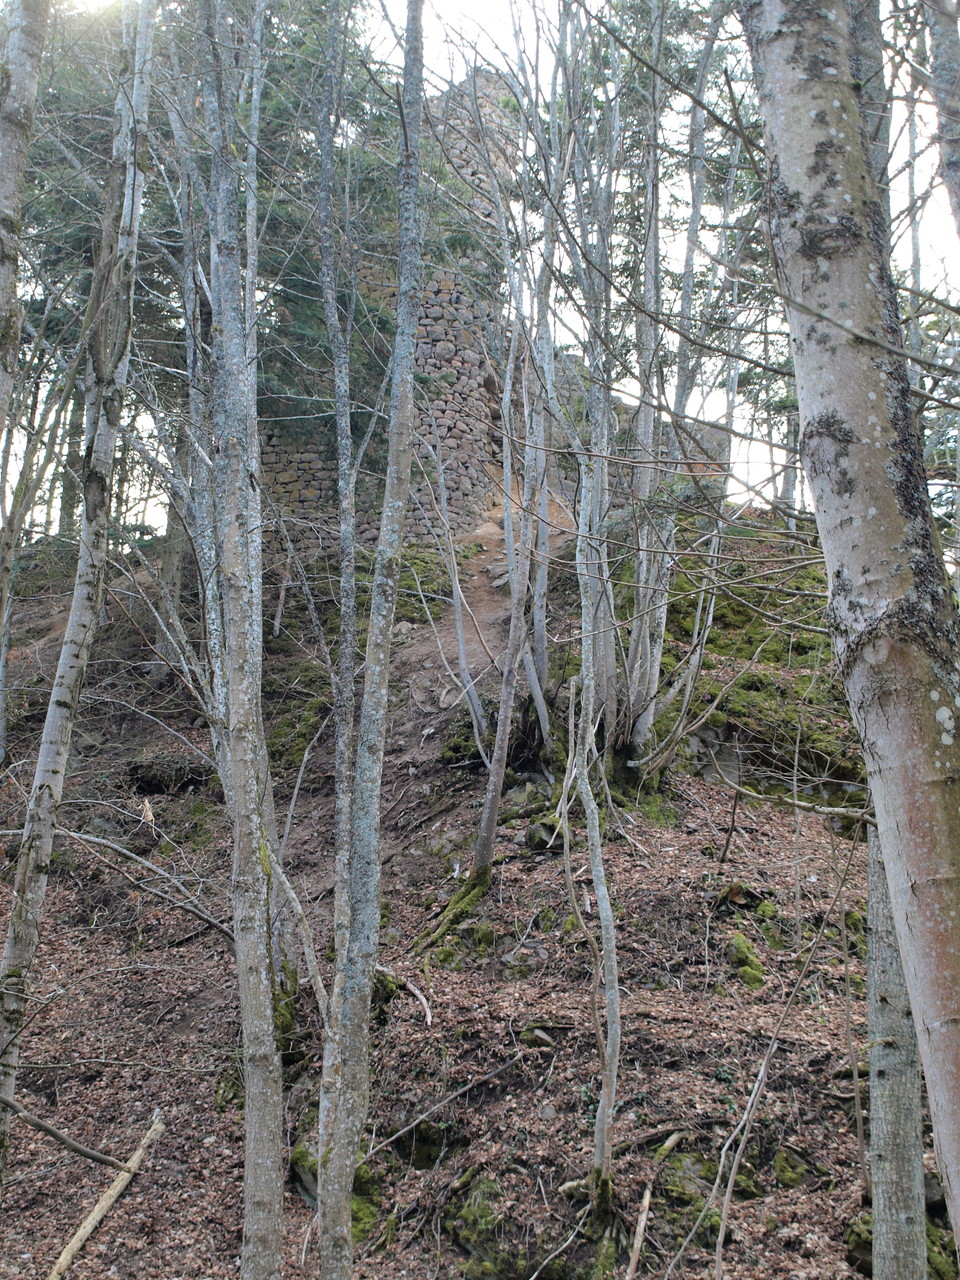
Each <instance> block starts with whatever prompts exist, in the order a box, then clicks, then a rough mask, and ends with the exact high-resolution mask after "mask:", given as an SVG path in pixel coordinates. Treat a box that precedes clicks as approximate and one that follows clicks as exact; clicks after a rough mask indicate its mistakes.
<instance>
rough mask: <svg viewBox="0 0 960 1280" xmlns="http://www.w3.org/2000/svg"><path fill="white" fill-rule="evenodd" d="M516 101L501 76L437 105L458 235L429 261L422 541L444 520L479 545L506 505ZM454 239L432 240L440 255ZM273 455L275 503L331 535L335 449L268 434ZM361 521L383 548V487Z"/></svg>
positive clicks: (422, 386) (440, 205)
mask: <svg viewBox="0 0 960 1280" xmlns="http://www.w3.org/2000/svg"><path fill="white" fill-rule="evenodd" d="M505 92H506V90H505V86H504V85H503V82H502V81H501V80H500V78H499V77H498V76H497V75H495V74H494V73H491V72H484V71H478V72H475V73H474V74H473V75H471V76H469V77H468V78H467V79H466V80H464V81H463V82H462V83H461V84H459V85H456V86H454V87H453V88H452V89H450V90H448V91H447V92H446V93H443V94H440V95H438V96H437V97H435V98H432V99H430V100H429V102H428V103H427V121H428V124H429V127H430V129H431V131H432V134H433V139H434V144H435V145H436V147H437V148H438V149H439V151H440V152H441V154H442V155H443V157H444V161H445V165H446V170H447V173H448V175H449V176H448V180H447V181H446V182H445V183H442V184H439V185H438V187H437V190H436V197H435V200H434V202H433V203H434V205H435V207H436V213H435V218H434V221H435V223H437V222H440V221H441V220H442V221H444V222H445V224H446V225H447V227H448V228H450V227H452V228H453V234H450V235H448V236H447V237H446V245H447V252H446V253H444V254H439V253H438V254H435V255H434V257H435V261H433V262H431V261H430V254H429V253H427V254H425V264H424V290H423V300H422V304H421V308H420V323H419V327H418V331H417V351H416V369H415V377H416V381H417V384H418V394H419V402H420V408H419V445H418V449H417V456H416V461H415V463H414V473H413V484H412V491H411V501H410V508H409V514H408V518H407V529H408V534H409V535H410V536H411V537H414V538H426V537H428V536H430V534H431V530H434V531H435V530H438V529H439V528H440V527H441V526H442V524H443V520H444V516H443V514H442V513H443V511H444V510H445V513H446V516H445V518H446V520H447V522H448V523H449V524H450V526H451V529H452V531H453V533H454V534H455V535H456V534H464V533H467V532H469V531H470V530H471V529H473V528H475V527H476V525H477V524H478V523H479V522H480V520H482V518H483V513H484V511H485V509H486V508H487V507H488V505H490V504H491V503H492V502H495V501H496V500H497V499H498V498H499V497H500V493H499V487H498V483H499V477H500V474H501V466H500V458H501V450H502V437H501V433H500V431H499V426H498V424H499V421H500V417H501V409H500V397H501V394H502V377H501V371H502V367H503V364H502V360H503V354H502V353H503V348H504V346H505V343H506V339H505V335H504V332H503V323H502V318H501V307H500V299H499V293H500V280H501V269H500V265H499V264H500V241H499V232H498V226H497V206H496V195H495V191H494V183H495V181H496V180H497V178H498V176H501V175H502V173H503V172H504V171H506V170H509V167H510V166H509V160H508V159H506V158H505V157H509V156H510V154H511V147H515V145H516V143H515V141H511V135H512V137H513V139H515V137H516V127H515V125H514V126H512V127H511V120H510V117H509V115H508V114H507V112H506V111H505V110H504V108H503V106H502V105H501V102H500V100H501V99H502V98H503V96H504V94H505ZM451 210H452V211H454V212H453V213H451ZM443 239H444V237H443V236H440V235H438V236H431V235H428V237H427V241H428V244H430V243H432V242H442V241H443ZM451 246H455V248H452V249H451ZM370 274H371V278H370V279H369V280H368V281H367V282H366V283H367V284H368V285H369V286H370V287H371V288H372V289H374V290H376V291H377V293H378V294H379V295H380V297H382V298H385V297H386V296H387V295H389V300H390V301H392V298H393V297H394V296H395V293H394V290H393V287H392V286H390V285H389V284H387V285H384V283H383V281H382V279H380V278H377V279H376V280H374V279H373V278H372V277H373V274H374V273H373V272H371V273H370ZM262 450H263V470H264V480H265V485H266V489H267V493H268V495H269V497H270V499H271V500H272V502H273V504H274V506H275V507H276V509H277V511H278V512H279V513H280V514H281V515H282V516H283V518H284V520H285V522H287V524H288V527H289V528H290V529H291V531H294V532H297V531H299V532H300V533H301V534H302V533H304V532H306V533H307V534H309V532H310V531H311V530H315V529H316V528H317V527H318V523H320V524H322V523H325V522H326V521H325V519H324V517H325V516H326V517H327V518H328V517H329V514H330V513H331V512H332V511H333V510H334V508H335V504H336V459H335V457H334V456H333V454H332V450H331V447H330V442H329V441H324V440H321V439H315V440H309V441H304V442H301V443H298V444H294V445H291V444H288V443H285V442H284V441H282V440H281V438H280V437H279V436H278V435H277V434H276V433H271V432H270V430H269V429H268V430H267V431H265V432H264V435H263V440H262ZM358 512H359V515H360V535H361V537H363V538H365V539H371V538H375V537H376V532H377V529H378V526H379V499H378V485H377V482H376V478H375V477H373V478H371V479H370V481H369V482H368V483H367V484H365V485H364V486H361V492H360V493H358ZM318 518H319V520H318Z"/></svg>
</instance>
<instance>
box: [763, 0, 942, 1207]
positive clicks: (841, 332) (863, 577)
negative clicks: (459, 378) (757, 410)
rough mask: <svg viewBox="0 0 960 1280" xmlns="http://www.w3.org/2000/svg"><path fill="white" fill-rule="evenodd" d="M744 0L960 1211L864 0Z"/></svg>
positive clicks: (909, 425)
mask: <svg viewBox="0 0 960 1280" xmlns="http://www.w3.org/2000/svg"><path fill="white" fill-rule="evenodd" d="M740 8H741V15H742V20H743V24H744V29H745V31H746V34H747V38H748V41H749V44H750V49H751V54H752V57H753V64H754V74H755V77H756V80H757V85H758V89H759V93H760V102H761V110H762V113H763V117H764V124H765V137H766V146H767V156H768V162H769V165H770V183H769V186H768V192H769V201H770V210H769V214H770V222H771V231H772V236H773V244H774V250H775V254H776V259H777V263H778V267H779V271H780V276H781V287H782V290H783V294H784V296H785V301H786V306H787V315H788V318H789V322H790V332H791V339H792V345H793V353H794V364H795V368H796V374H797V386H798V393H799V401H800V415H801V420H802V440H801V455H802V459H803V463H804V468H805V471H806V475H807V477H808V480H809V483H810V488H811V491H812V493H813V496H814V500H815V503H816V508H817V523H818V527H819V530H820V536H821V540H822V544H823V550H824V554H825V557H826V562H827V571H828V576H829V581H830V584H831V600H830V621H831V627H832V631H833V636H834V644H835V648H836V653H837V660H838V664H839V668H840V673H841V676H842V678H843V682H844V686H845V690H846V694H847V700H848V702H849V705H850V709H851V713H852V715H853V718H854V723H855V724H856V726H857V730H858V732H859V734H860V738H861V741H862V743H863V748H864V757H865V760H866V765H867V772H868V777H869V781H870V786H871V790H872V792H873V797H874V804H875V806H876V812H877V823H878V830H879V836H880V845H881V848H882V850H883V857H884V864H885V866H886V871H887V882H888V885H889V889H890V899H891V903H892V907H893V916H894V920H895V922H896V930H897V937H898V939H899V943H900V951H901V955H902V957H903V964H904V971H905V974H906V979H907V986H908V989H909V991H910V996H911V1005H912V1007H913V1011H914V1017H915V1020H916V1023H917V1032H918V1037H919V1041H920V1053H921V1057H922V1059H923V1066H924V1074H925V1076H926V1080H927V1089H928V1093H929V1098H930V1106H931V1111H932V1114H933V1122H934V1135H935V1139H936V1144H937V1152H938V1158H939V1162H940V1169H941V1172H942V1174H943V1177H944V1187H945V1192H946V1198H947V1204H948V1207H949V1210H950V1213H951V1216H952V1218H953V1220H954V1221H960V946H958V945H957V928H958V924H957V921H958V918H960V743H958V741H957V721H956V717H957V716H958V715H960V671H958V668H957V655H958V653H960V620H958V617H957V613H956V610H955V608H954V605H953V602H952V598H951V592H950V587H949V583H948V580H947V575H946V571H945V567H944V563H943V558H942V556H941V553H940V548H939V545H938V543H937V538H936V534H935V531H934V527H933V522H932V518H931V514H930V507H929V501H928V498H927V493H926V483H925V476H924V472H923V467H922V461H921V456H920V443H919V439H918V435H917V431H916V426H915V422H914V417H913V412H912V405H911V402H910V387H909V381H908V378H907V372H906V366H905V361H904V358H903V355H902V336H901V328H900V323H899V316H898V314H897V308H896V296H895V292H894V288H893V283H892V280H891V277H890V271H889V263H888V243H887V239H888V238H887V233H886V221H885V218H884V216H883V211H882V208H881V205H880V202H879V200H878V197H877V192H876V187H875V184H874V182H873V179H872V176H871V173H870V164H869V159H868V155H867V152H866V144H865V140H864V131H863V119H862V113H861V106H860V100H859V97H858V92H857V85H858V84H859V81H858V80H857V79H856V78H855V76H854V75H853V74H852V70H851V43H850V27H849V21H850V20H849V13H848V11H847V8H846V6H845V5H844V4H839V5H837V6H835V7H834V8H832V9H830V10H822V9H815V8H814V7H813V6H808V5H807V4H805V3H799V2H795V3H789V4H787V3H784V2H783V0H742V3H741V6H740Z"/></svg>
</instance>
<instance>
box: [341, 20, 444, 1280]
mask: <svg viewBox="0 0 960 1280" xmlns="http://www.w3.org/2000/svg"><path fill="white" fill-rule="evenodd" d="M422 8H423V5H422V0H408V5H407V26H406V48H405V54H404V74H403V94H402V99H401V104H400V105H401V122H400V123H401V134H402V139H401V158H400V171H399V199H398V204H399V243H398V269H397V327H396V334H395V338H394V347H393V370H392V381H391V391H390V421H389V443H388V453H387V473H386V485H385V490H384V497H383V515H382V517H381V521H380V537H379V541H378V543H377V552H376V558H375V561H374V577H373V587H372V591H371V602H370V620H369V626H368V632H367V649H366V662H365V667H364V685H363V694H362V698H361V704H360V718H359V726H358V733H357V747H356V769H355V776H354V779H353V796H352V810H351V815H350V816H351V828H352V838H351V850H350V857H349V865H347V866H345V867H343V866H341V863H340V859H338V871H339V872H340V874H338V876H337V882H336V886H335V893H336V896H337V903H336V904H335V911H336V912H337V918H338V920H342V921H349V925H348V928H347V930H346V931H345V932H346V934H347V937H346V948H345V950H344V949H342V947H341V945H340V944H341V942H342V937H338V938H337V943H338V946H337V957H336V970H337V971H336V975H335V981H334V985H333V990H332V991H331V998H330V1011H329V1018H328V1025H327V1034H326V1040H325V1044H324V1061H323V1076H322V1080H321V1086H320V1102H319V1142H318V1175H317V1176H318V1183H319V1189H318V1201H319V1203H318V1219H319V1223H318V1226H319V1241H320V1245H319V1247H320V1276H321V1280H349V1277H350V1275H351V1269H352V1267H351V1264H352V1256H353V1238H352V1232H351V1220H350V1198H351V1192H352V1189H353V1178H354V1173H355V1171H356V1166H357V1159H358V1152H359V1144H360V1137H361V1134H362V1132H363V1126H364V1124H365V1123H366V1117H367V1106H368V1099H369V1091H370V997H371V992H372V989H373V976H374V968H375V965H376V961H377V949H378V946H379V938H380V784H381V778H382V774H383V755H384V746H385V740H386V730H387V695H388V688H389V675H390V637H391V632H392V628H393V617H394V609H395V605H396V595H397V577H398V574H399V567H400V566H399V561H400V552H401V550H402V546H403V525H404V516H405V512H406V506H407V497H408V494H409V489H410V469H411V465H412V460H413V442H414V438H415V434H416V417H417V415H416V406H415V403H414V380H413V370H414V355H415V350H416V332H417V324H418V321H419V314H420V296H421V285H420V243H421V230H420V198H419V190H420V123H421V116H422V99H423V35H422ZM344 898H346V901H344ZM341 932H343V931H342V930H341Z"/></svg>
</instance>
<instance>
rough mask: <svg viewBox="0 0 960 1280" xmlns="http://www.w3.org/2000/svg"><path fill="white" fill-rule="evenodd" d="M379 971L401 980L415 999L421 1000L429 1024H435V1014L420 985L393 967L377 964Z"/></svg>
mask: <svg viewBox="0 0 960 1280" xmlns="http://www.w3.org/2000/svg"><path fill="white" fill-rule="evenodd" d="M377 973H384V974H386V976H387V977H388V978H392V979H393V980H394V982H399V983H400V985H401V987H406V989H407V990H408V991H409V992H410V994H411V995H412V996H413V997H414V999H416V1000H419V1001H420V1003H421V1004H422V1005H423V1013H424V1017H425V1019H426V1023H427V1026H428V1027H432V1026H433V1014H432V1013H431V1011H430V1005H429V1004H428V1003H427V997H426V996H425V995H424V994H423V992H422V991H421V990H420V988H419V987H415V986H414V985H413V983H412V982H411V981H410V980H409V979H408V978H405V977H403V975H402V974H398V973H394V971H393V970H392V969H385V968H384V966H383V965H382V964H378V965H377Z"/></svg>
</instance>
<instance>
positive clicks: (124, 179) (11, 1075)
mask: <svg viewBox="0 0 960 1280" xmlns="http://www.w3.org/2000/svg"><path fill="white" fill-rule="evenodd" d="M154 12H155V10H154V4H153V0H144V2H143V5H142V7H138V6H137V5H136V4H131V5H129V6H128V7H127V9H126V10H125V12H124V37H125V45H126V48H127V66H128V75H129V79H128V80H127V81H125V82H124V83H122V84H121V86H120V89H119V92H118V94H117V132H116V137H115V140H114V157H113V176H112V179H111V190H110V191H109V192H108V196H107V200H106V202H105V207H104V225H103V237H102V243H101V250H100V257H99V260H98V262H97V265H96V269H95V271H94V277H93V281H92V284H91V294H90V301H89V306H88V320H89V331H88V343H89V352H90V355H89V365H90V370H89V375H88V377H89V386H88V389H87V412H88V416H87V429H86V440H85V450H84V460H83V516H82V524H81V530H80V554H79V560H78V564H77V573H76V579H75V583H74V591H73V600H72V602H71V606H70V615H69V617H68V619H67V627H66V632H65V635H64V640H63V647H62V649H61V652H60V661H59V663H58V666H57V673H56V676H55V677H54V682H53V689H52V691H51V695H50V702H49V706H48V709H47V717H46V720H45V722H44V728H43V737H42V739H41V743H40V752H39V756H38V759H37V766H36V771H35V774H34V781H33V787H32V789H31V793H30V798H29V801H28V805H27V814H26V819H25V822H24V833H23V842H22V844H21V847H20V854H19V858H18V861H17V872H16V882H15V887H14V905H13V910H12V912H11V916H10V922H9V925H8V929H7V937H6V943H5V947H4V953H3V967H2V991H0V997H2V1003H0V1042H2V1045H3V1048H2V1051H0V1094H2V1096H3V1097H6V1098H12V1097H13V1091H14V1087H15V1083H16V1070H17V1063H18V1059H19V1047H20V1046H19V1039H18V1037H19V1031H20V1026H21V1023H22V1020H23V1012H24V1007H25V1003H26V999H27V992H28V989H29V983H30V974H31V970H32V967H33V960H34V956H35V954H36V949H37V943H38V941H39V936H40V922H41V917H42V914H43V904H44V899H45V897H46V890H47V880H48V876H49V868H50V856H51V851H52V847H53V833H54V828H55V826H56V822H57V812H58V809H59V805H60V800H61V797H62V794H63V784H64V778H65V774H66V768H67V758H68V756H69V752H70V740H71V736H72V732H73V723H74V718H75V715H76V708H77V703H78V700H79V697H80V689H81V685H82V683H83V679H84V675H85V672H86V665H87V659H88V657H89V654H90V648H91V645H92V644H93V639H94V635H95V633H96V627H97V620H98V615H99V609H100V595H101V588H102V583H103V571H104V565H105V562H106V531H107V522H108V520H109V516H110V485H111V473H112V469H113V459H114V451H115V447H116V441H117V433H118V431H119V428H120V418H121V413H122V408H123V398H124V392H125V388H126V377H127V364H128V360H129V351H130V335H131V328H132V319H133V315H132V312H133V288H134V281H135V276H136V261H137V242H138V236H139V229H140V210H141V204H142V196H143V179H144V174H143V171H142V169H141V167H140V165H139V163H138V160H139V157H138V155H137V149H136V144H137V139H138V138H142V137H143V136H144V129H145V127H146V120H147V107H148V100H149V87H150V74H151V67H152V42H153V19H154ZM9 1115H10V1112H9V1110H8V1109H7V1108H6V1107H4V1108H2V1109H0V1179H2V1174H3V1170H4V1167H5V1164H6V1154H7V1129H8V1125H9Z"/></svg>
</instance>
